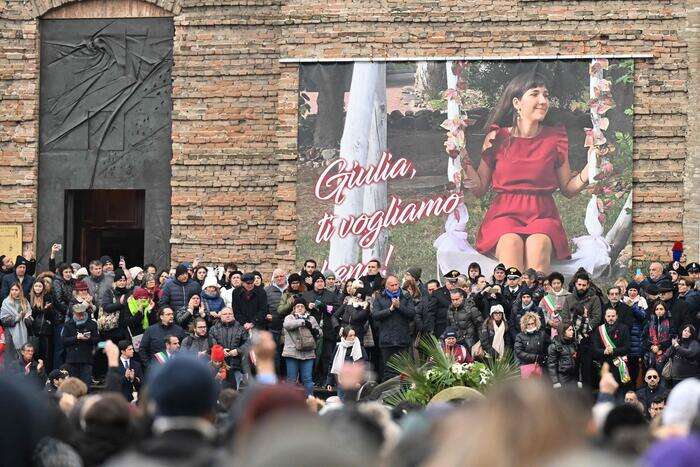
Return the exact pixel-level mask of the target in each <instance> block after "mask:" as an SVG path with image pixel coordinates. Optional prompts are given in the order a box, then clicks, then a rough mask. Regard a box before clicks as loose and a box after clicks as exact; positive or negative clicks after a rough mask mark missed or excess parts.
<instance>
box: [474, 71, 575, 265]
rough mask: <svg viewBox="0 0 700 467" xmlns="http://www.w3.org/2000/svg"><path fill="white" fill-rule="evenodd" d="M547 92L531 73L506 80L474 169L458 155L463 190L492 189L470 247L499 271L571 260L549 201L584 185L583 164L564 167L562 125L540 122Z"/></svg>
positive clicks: (566, 149) (565, 144)
mask: <svg viewBox="0 0 700 467" xmlns="http://www.w3.org/2000/svg"><path fill="white" fill-rule="evenodd" d="M548 110H549V91H548V86H547V84H546V82H545V79H544V77H543V76H542V75H540V74H539V73H535V72H528V73H523V74H520V75H518V76H516V77H514V78H513V79H511V81H510V82H509V83H508V85H507V86H506V88H505V90H504V92H503V95H501V98H500V99H499V101H498V103H497V104H496V106H495V107H494V109H493V110H492V111H491V114H490V115H489V118H488V122H487V124H486V128H487V129H488V131H489V133H488V134H487V135H486V138H485V140H484V145H483V148H482V154H481V162H480V164H479V167H478V169H476V170H475V169H474V168H473V167H472V166H471V162H470V160H469V156H468V155H464V156H463V158H462V164H463V167H462V168H463V177H464V181H463V183H464V186H468V187H470V188H471V192H472V193H473V194H474V195H475V196H477V197H479V198H480V197H482V196H484V195H485V194H486V193H487V192H488V190H489V187H493V189H494V191H495V192H496V197H495V198H494V199H493V201H492V203H491V206H490V207H489V209H488V211H487V212H486V214H485V216H484V220H483V222H482V223H481V227H480V229H479V232H478V234H477V237H476V249H477V250H478V251H479V252H480V253H482V254H488V255H493V254H495V256H496V258H498V261H500V262H501V263H503V264H505V265H506V266H508V267H510V266H515V267H516V268H518V269H520V270H521V271H522V270H525V269H527V268H533V269H535V270H536V271H540V272H543V273H545V274H548V273H549V271H550V263H551V260H552V258H555V259H559V260H564V259H568V258H569V257H570V256H571V251H570V249H569V242H568V239H567V236H566V232H565V231H564V227H563V226H562V223H561V219H560V217H559V211H558V210H557V206H556V204H555V202H554V198H553V197H552V193H554V192H555V191H556V190H557V189H559V190H560V191H561V193H562V194H563V195H564V196H565V197H567V198H571V197H573V196H575V195H576V194H578V193H580V192H581V191H582V190H583V189H584V188H585V186H586V185H587V184H588V165H586V166H585V167H584V168H583V169H582V170H581V172H580V173H578V174H576V173H573V174H572V172H571V168H570V167H569V141H568V138H567V135H566V130H565V129H564V127H563V126H548V125H546V124H545V119H546V117H547V112H548Z"/></svg>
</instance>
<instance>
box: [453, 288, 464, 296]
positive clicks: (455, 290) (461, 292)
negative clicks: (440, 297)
mask: <svg viewBox="0 0 700 467" xmlns="http://www.w3.org/2000/svg"><path fill="white" fill-rule="evenodd" d="M453 294H454V295H456V294H459V295H460V296H461V297H462V298H464V291H463V290H462V289H460V288H459V287H455V288H454V289H452V290H450V295H453Z"/></svg>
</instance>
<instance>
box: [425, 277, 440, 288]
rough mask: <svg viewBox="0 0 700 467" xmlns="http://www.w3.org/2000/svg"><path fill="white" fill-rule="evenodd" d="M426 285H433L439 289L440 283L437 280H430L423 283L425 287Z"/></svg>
mask: <svg viewBox="0 0 700 467" xmlns="http://www.w3.org/2000/svg"><path fill="white" fill-rule="evenodd" d="M428 284H435V285H437V286H438V288H439V287H440V281H438V280H437V279H430V280H429V281H428V282H426V283H425V286H426V287H427V286H428Z"/></svg>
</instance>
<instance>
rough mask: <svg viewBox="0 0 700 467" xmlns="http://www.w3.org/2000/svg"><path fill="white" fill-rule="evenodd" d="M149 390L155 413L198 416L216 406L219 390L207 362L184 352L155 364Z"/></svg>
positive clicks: (169, 415) (209, 411)
mask: <svg viewBox="0 0 700 467" xmlns="http://www.w3.org/2000/svg"><path fill="white" fill-rule="evenodd" d="M150 376H151V377H150V379H149V384H148V391H149V393H150V396H151V399H152V400H153V402H155V405H156V415H159V416H165V417H201V416H204V415H207V414H209V413H212V412H213V411H214V410H215V408H216V400H217V397H218V390H217V385H216V382H215V381H214V377H213V376H212V374H211V370H210V369H209V365H208V364H207V363H205V362H203V361H201V360H198V359H197V358H196V357H195V356H193V355H189V354H187V353H182V354H178V355H176V356H175V357H173V358H172V359H170V360H168V361H167V362H165V364H164V365H162V366H159V367H156V368H155V369H154V370H153V371H152V372H151V375H150Z"/></svg>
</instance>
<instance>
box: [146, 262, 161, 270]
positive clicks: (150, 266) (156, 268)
mask: <svg viewBox="0 0 700 467" xmlns="http://www.w3.org/2000/svg"><path fill="white" fill-rule="evenodd" d="M148 268H153V269H155V270H156V271H157V270H158V266H156V265H155V264H153V263H148V264H147V265H145V266H144V267H143V269H144V271H148Z"/></svg>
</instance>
